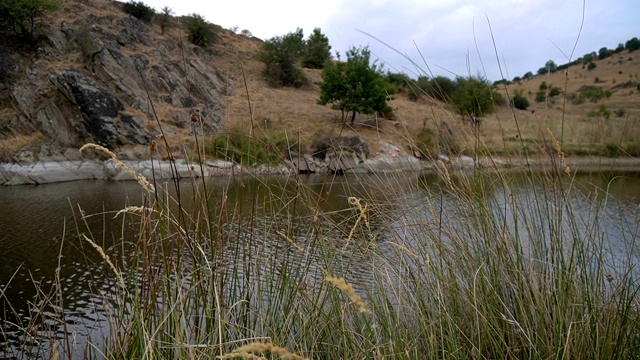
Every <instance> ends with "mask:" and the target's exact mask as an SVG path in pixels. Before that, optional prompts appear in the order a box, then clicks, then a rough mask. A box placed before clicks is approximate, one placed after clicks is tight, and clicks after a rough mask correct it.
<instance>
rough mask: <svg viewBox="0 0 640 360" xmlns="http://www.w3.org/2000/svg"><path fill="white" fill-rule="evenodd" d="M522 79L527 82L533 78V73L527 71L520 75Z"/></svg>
mask: <svg viewBox="0 0 640 360" xmlns="http://www.w3.org/2000/svg"><path fill="white" fill-rule="evenodd" d="M522 78H523V79H525V80H529V79H532V78H533V73H532V72H531V71H527V72H526V73H525V74H524V75H522Z"/></svg>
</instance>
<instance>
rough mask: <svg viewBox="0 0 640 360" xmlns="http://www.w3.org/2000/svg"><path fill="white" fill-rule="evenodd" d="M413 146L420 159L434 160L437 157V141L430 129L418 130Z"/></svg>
mask: <svg viewBox="0 0 640 360" xmlns="http://www.w3.org/2000/svg"><path fill="white" fill-rule="evenodd" d="M414 146H415V149H416V150H417V151H418V153H419V154H420V157H422V158H426V159H434V158H435V157H437V156H438V141H437V138H436V134H435V132H434V131H433V130H431V129H428V128H424V129H422V130H420V132H418V134H417V135H416V136H415V138H414Z"/></svg>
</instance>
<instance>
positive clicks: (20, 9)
mask: <svg viewBox="0 0 640 360" xmlns="http://www.w3.org/2000/svg"><path fill="white" fill-rule="evenodd" d="M59 7H60V0H2V2H0V29H6V30H9V31H13V32H15V33H16V34H18V35H19V36H21V37H22V38H23V39H24V40H26V42H27V43H28V44H29V45H31V46H32V47H35V46H36V45H37V43H38V40H39V39H40V35H41V34H40V30H41V28H42V24H43V23H42V21H41V18H42V17H44V16H45V15H46V14H47V13H49V12H52V11H55V10H57V9H58V8H59Z"/></svg>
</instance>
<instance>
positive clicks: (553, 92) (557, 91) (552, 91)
mask: <svg viewBox="0 0 640 360" xmlns="http://www.w3.org/2000/svg"><path fill="white" fill-rule="evenodd" d="M560 91H561V89H560V88H559V87H557V86H553V87H551V89H549V96H551V97H554V96H558V95H560Z"/></svg>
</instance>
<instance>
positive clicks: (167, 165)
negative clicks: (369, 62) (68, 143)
mask: <svg viewBox="0 0 640 360" xmlns="http://www.w3.org/2000/svg"><path fill="white" fill-rule="evenodd" d="M123 163H124V164H126V165H128V166H129V167H130V168H131V169H133V170H134V171H136V172H137V173H139V174H141V175H142V176H144V177H146V178H147V179H150V180H151V179H154V178H155V179H156V180H157V179H167V178H173V177H176V176H177V177H178V178H199V177H202V176H205V177H215V176H243V175H253V176H266V175H288V174H293V173H296V172H298V170H299V169H300V165H299V164H294V163H293V162H291V161H287V162H285V164H282V165H277V166H268V165H258V166H255V167H244V166H241V165H239V164H235V163H231V162H228V161H222V160H212V161H206V162H204V163H203V164H202V165H200V164H197V163H194V164H189V163H187V162H185V161H184V160H180V159H179V160H177V161H176V162H175V165H172V163H171V162H169V161H162V160H140V161H123ZM345 164H346V166H345ZM324 165H325V166H319V167H317V168H316V169H314V171H313V172H317V173H323V172H326V173H330V172H335V171H334V170H332V168H331V164H324ZM442 165H444V166H445V167H447V168H449V169H454V170H455V169H474V168H476V167H478V168H482V169H496V170H500V169H508V170H523V171H535V170H548V169H553V168H563V169H564V168H566V167H568V168H569V170H571V171H572V172H573V171H595V170H600V171H601V170H619V171H623V170H626V171H640V158H605V157H567V158H566V159H564V162H562V161H560V159H559V158H557V157H556V158H549V157H541V156H538V157H530V158H514V157H511V158H505V157H483V158H479V159H478V161H477V162H476V161H474V159H473V158H471V157H468V156H459V157H455V158H448V157H445V156H440V157H439V159H438V160H436V161H425V160H419V159H417V158H415V157H411V156H388V155H379V156H376V157H373V158H369V159H366V160H364V161H357V160H354V159H351V158H349V159H345V161H344V163H343V164H341V166H342V168H341V169H340V171H339V173H387V172H404V171H426V172H429V171H433V172H436V171H438V169H439V168H441V167H442ZM345 169H346V170H345ZM176 174H177V175H176ZM79 180H110V181H125V180H133V177H132V176H131V175H130V174H129V173H128V172H127V171H126V170H124V169H121V168H118V167H116V166H115V164H114V163H113V162H112V161H96V160H84V161H57V162H37V163H31V164H18V163H0V185H5V186H13V185H40V184H49V183H57V182H67V181H79Z"/></svg>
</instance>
